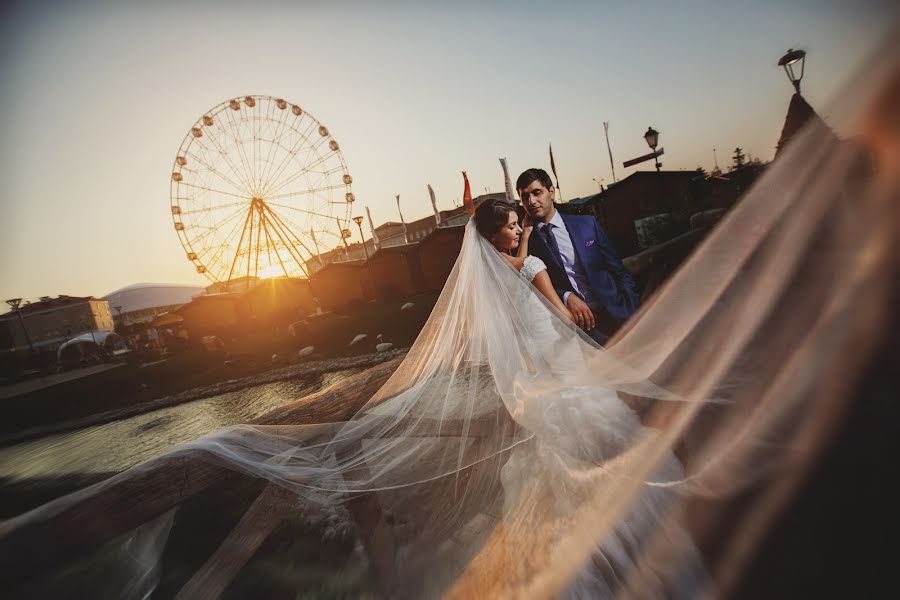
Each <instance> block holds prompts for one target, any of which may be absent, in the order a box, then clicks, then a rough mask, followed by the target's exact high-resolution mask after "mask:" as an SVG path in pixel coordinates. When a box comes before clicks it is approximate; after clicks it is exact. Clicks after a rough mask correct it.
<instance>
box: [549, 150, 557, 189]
mask: <svg viewBox="0 0 900 600" xmlns="http://www.w3.org/2000/svg"><path fill="white" fill-rule="evenodd" d="M550 170H551V171H553V179H555V180H556V189H559V175H557V174H556V163H555V162H554V161H553V144H550Z"/></svg>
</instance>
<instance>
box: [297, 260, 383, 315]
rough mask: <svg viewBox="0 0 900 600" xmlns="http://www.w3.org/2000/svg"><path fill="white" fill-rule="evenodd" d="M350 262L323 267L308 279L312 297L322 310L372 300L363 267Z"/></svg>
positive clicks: (369, 285) (362, 263)
mask: <svg viewBox="0 0 900 600" xmlns="http://www.w3.org/2000/svg"><path fill="white" fill-rule="evenodd" d="M364 264H365V261H362V260H352V261H343V262H333V263H331V264H328V265H325V266H324V267H322V268H321V269H319V270H318V271H316V273H315V274H314V275H313V276H312V277H310V278H309V283H310V288H311V290H312V294H313V297H314V298H315V299H316V302H317V303H318V305H319V306H320V307H321V308H322V309H323V310H333V309H335V308H341V307H343V306H348V305H351V304H360V303H362V302H368V301H369V300H372V299H373V298H374V294H373V291H372V285H371V283H370V282H369V278H368V276H367V272H366V270H365V268H364V267H363V265H364Z"/></svg>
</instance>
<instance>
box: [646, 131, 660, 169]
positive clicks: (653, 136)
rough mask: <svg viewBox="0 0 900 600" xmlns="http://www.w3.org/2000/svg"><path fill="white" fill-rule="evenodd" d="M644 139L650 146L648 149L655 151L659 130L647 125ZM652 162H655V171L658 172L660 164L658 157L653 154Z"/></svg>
mask: <svg viewBox="0 0 900 600" xmlns="http://www.w3.org/2000/svg"><path fill="white" fill-rule="evenodd" d="M644 139H645V140H647V145H648V146H650V149H651V150H653V151H654V152H656V146H657V145H658V144H659V132H658V131H657V130H655V129H653V128H652V127H648V128H647V133H645V134H644ZM653 162H654V163H656V171H657V172H659V168H660V167H661V166H662V165H661V164H659V157H658V156H654V157H653Z"/></svg>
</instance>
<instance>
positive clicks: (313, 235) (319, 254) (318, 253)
mask: <svg viewBox="0 0 900 600" xmlns="http://www.w3.org/2000/svg"><path fill="white" fill-rule="evenodd" d="M309 236H310V237H311V238H312V241H313V245H314V246H315V247H316V257H317V258H318V259H319V266H320V267H324V266H325V263H323V262H322V251H321V250H319V241H318V240H317V239H316V231H315V230H314V229H313V228H312V227H310V228H309Z"/></svg>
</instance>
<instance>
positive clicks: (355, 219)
mask: <svg viewBox="0 0 900 600" xmlns="http://www.w3.org/2000/svg"><path fill="white" fill-rule="evenodd" d="M353 222H354V223H356V226H357V227H359V239H361V240H362V245H363V250H364V251H365V253H366V260H369V249H368V248H366V236H364V235H363V232H362V222H363V218H362V217H353Z"/></svg>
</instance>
